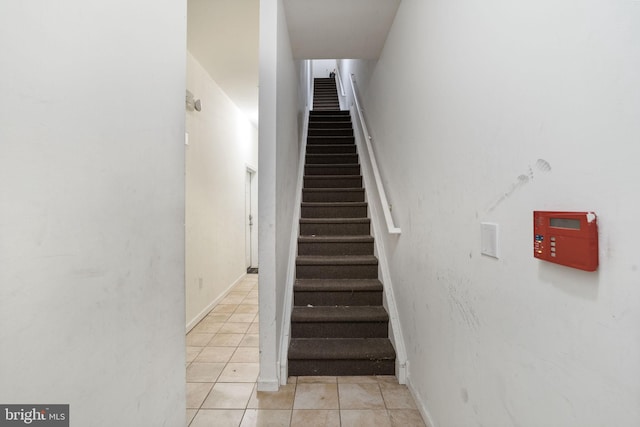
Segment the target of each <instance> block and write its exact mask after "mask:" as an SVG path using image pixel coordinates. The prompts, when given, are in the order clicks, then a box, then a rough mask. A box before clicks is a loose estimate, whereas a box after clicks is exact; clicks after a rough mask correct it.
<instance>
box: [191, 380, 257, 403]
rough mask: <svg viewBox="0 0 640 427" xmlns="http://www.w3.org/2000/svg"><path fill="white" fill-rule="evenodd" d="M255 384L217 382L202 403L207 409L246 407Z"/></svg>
mask: <svg viewBox="0 0 640 427" xmlns="http://www.w3.org/2000/svg"><path fill="white" fill-rule="evenodd" d="M254 387H255V385H254V384H251V383H216V384H214V386H213V389H211V393H209V396H208V397H207V399H206V400H205V401H204V403H203V404H202V407H203V408H207V409H245V408H246V407H247V402H248V401H249V398H250V397H251V392H252V391H253V389H254Z"/></svg>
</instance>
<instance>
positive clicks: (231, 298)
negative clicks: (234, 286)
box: [220, 292, 249, 304]
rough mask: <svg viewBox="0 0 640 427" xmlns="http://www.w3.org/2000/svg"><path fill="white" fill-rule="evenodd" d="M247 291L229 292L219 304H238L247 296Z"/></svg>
mask: <svg viewBox="0 0 640 427" xmlns="http://www.w3.org/2000/svg"><path fill="white" fill-rule="evenodd" d="M247 294H249V292H229V294H228V295H227V296H226V297H224V299H223V300H222V301H220V304H240V303H242V301H243V300H244V299H245V298H246V297H247Z"/></svg>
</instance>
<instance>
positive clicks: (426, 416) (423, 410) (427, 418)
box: [407, 375, 436, 427]
mask: <svg viewBox="0 0 640 427" xmlns="http://www.w3.org/2000/svg"><path fill="white" fill-rule="evenodd" d="M407 388H408V389H409V392H410V393H411V396H413V400H414V401H415V403H416V406H417V407H418V411H420V415H422V420H423V421H424V422H425V424H426V425H427V427H436V423H435V422H434V421H433V418H432V417H431V414H430V413H429V410H427V407H426V406H425V404H424V400H423V399H422V396H421V395H420V393H418V391H417V390H416V389H415V388H414V387H413V384H411V377H410V376H409V375H407Z"/></svg>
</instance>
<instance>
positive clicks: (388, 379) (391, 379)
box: [376, 375, 398, 384]
mask: <svg viewBox="0 0 640 427" xmlns="http://www.w3.org/2000/svg"><path fill="white" fill-rule="evenodd" d="M376 379H377V380H378V382H379V383H393V384H398V379H397V378H396V377H395V375H377V376H376Z"/></svg>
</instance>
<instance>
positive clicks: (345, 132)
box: [308, 128, 353, 136]
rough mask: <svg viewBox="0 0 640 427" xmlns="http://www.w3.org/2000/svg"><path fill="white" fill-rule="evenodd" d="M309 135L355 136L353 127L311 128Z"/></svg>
mask: <svg viewBox="0 0 640 427" xmlns="http://www.w3.org/2000/svg"><path fill="white" fill-rule="evenodd" d="M308 136H353V129H352V128H344V129H309V133H308Z"/></svg>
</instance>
